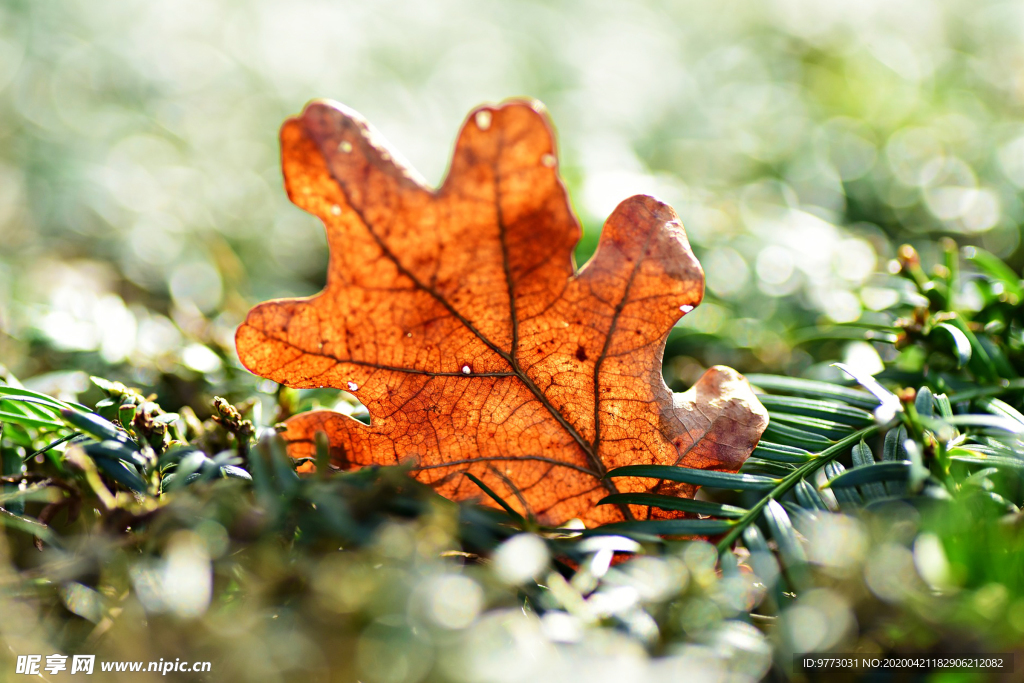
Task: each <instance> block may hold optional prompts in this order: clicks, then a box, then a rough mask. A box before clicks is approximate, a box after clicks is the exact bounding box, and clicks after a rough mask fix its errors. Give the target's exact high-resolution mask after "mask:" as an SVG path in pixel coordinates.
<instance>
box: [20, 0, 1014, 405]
mask: <svg viewBox="0 0 1024 683" xmlns="http://www.w3.org/2000/svg"><path fill="white" fill-rule="evenodd" d="M1022 28H1024V5H1022V4H1021V3H1012V2H1005V3H980V4H979V3H967V2H945V3H935V2H925V1H923V0H904V1H901V2H898V3H891V2H880V1H871V2H861V3H855V4H851V3H832V2H814V1H810V0H773V1H772V2H721V3H714V4H708V3H701V2H589V3H579V2H560V3H554V2H552V3H542V2H521V1H520V2H510V1H505V2H487V3H479V2H469V1H468V0H432V1H431V2H418V3H412V2H373V3H357V2H310V1H301V2H287V3H285V2H271V1H259V0H245V1H236V0H203V1H201V2H200V1H194V2H187V1H185V2H173V3H152V2H142V1H138V0H135V1H132V0H128V1H122V2H111V1H105V2H104V1H97V0H90V1H85V0H81V1H78V2H76V1H73V0H63V1H61V2H31V1H29V0H8V2H6V3H4V4H3V6H2V7H0V362H2V363H3V364H5V365H6V366H7V368H8V369H9V370H10V371H11V372H12V373H14V374H15V375H17V376H18V377H20V378H22V379H23V380H24V379H26V378H28V379H31V382H30V384H34V385H35V386H36V387H37V388H40V389H44V390H48V391H57V392H61V391H63V392H67V393H74V392H76V391H78V390H81V389H84V387H85V386H86V374H87V373H95V374H101V375H104V376H108V377H112V378H117V379H122V380H124V381H127V382H130V383H133V384H135V385H139V386H145V387H154V388H157V389H160V390H161V394H162V396H164V397H165V400H166V401H167V402H168V403H169V404H171V405H174V404H175V403H179V402H186V401H188V400H190V398H193V397H192V396H191V395H190V392H196V391H198V392H200V393H201V392H203V391H204V386H207V384H204V383H212V384H215V385H220V386H221V389H222V391H223V390H224V385H225V384H229V385H233V386H236V387H238V388H239V389H241V388H242V387H245V388H246V390H251V388H252V385H253V383H254V382H255V380H253V379H251V378H249V377H248V376H247V374H246V373H244V372H242V371H240V370H238V366H237V362H236V361H235V360H234V356H233V342H232V335H233V330H234V328H235V326H236V325H237V324H238V322H239V321H240V320H241V318H242V316H243V315H244V314H245V312H246V311H247V309H248V307H249V306H250V305H251V304H252V303H254V302H256V301H258V300H263V299H266V298H271V297H278V296H290V295H297V294H298V295H301V294H310V293H313V292H315V291H317V290H318V289H319V288H320V286H321V285H322V283H323V279H324V271H325V264H326V259H327V254H326V245H325V240H324V237H323V234H322V228H321V226H320V225H319V223H318V221H317V220H316V219H315V218H313V217H311V216H309V215H306V214H304V213H303V212H301V211H300V210H298V209H296V208H295V207H293V206H292V205H291V204H290V203H289V202H288V200H287V198H286V197H285V194H284V191H283V189H282V187H281V176H280V170H279V167H278V148H277V140H276V133H277V129H278V126H279V125H280V123H281V121H282V120H283V119H284V118H285V117H286V116H288V115H290V114H293V113H295V112H297V111H299V110H300V109H301V108H302V106H303V105H304V104H305V103H306V102H307V101H308V100H310V99H312V98H316V97H329V98H333V99H337V100H340V101H342V102H344V103H346V104H348V105H350V106H352V107H354V108H356V109H357V110H359V111H360V112H361V113H362V114H363V115H365V116H366V117H367V118H368V119H369V120H370V121H371V122H373V123H374V124H375V125H376V126H377V127H378V128H379V129H380V130H381V131H382V132H383V134H384V135H385V136H386V137H387V138H388V139H389V140H390V141H391V142H392V143H393V144H394V145H395V146H396V147H397V149H399V150H401V151H402V152H403V153H404V154H405V155H406V157H407V158H408V159H409V160H410V161H411V162H412V164H413V165H414V166H415V167H416V168H417V169H418V170H420V171H421V172H422V173H423V174H424V175H425V177H426V178H427V179H428V180H430V181H431V182H434V183H436V182H439V181H440V179H441V177H442V175H443V173H444V170H445V165H446V163H447V159H448V155H449V153H450V147H451V144H452V141H453V139H454V136H455V133H456V131H457V129H458V127H459V125H460V123H461V121H462V119H463V117H464V116H465V114H466V112H468V111H469V110H470V108H471V107H473V106H474V105H476V104H478V103H480V102H484V101H497V100H501V99H504V98H507V97H510V96H531V97H536V98H538V99H541V100H542V101H543V102H545V103H546V104H547V106H548V107H549V109H550V111H551V115H552V117H553V119H554V121H555V124H556V126H557V127H558V132H559V140H560V146H561V155H562V158H563V169H564V172H565V175H566V176H567V180H568V183H569V186H570V190H571V193H572V196H573V201H574V203H575V208H576V210H577V212H578V213H579V214H580V216H581V219H582V220H583V222H584V225H585V230H586V235H587V236H586V237H585V239H584V242H583V243H582V244H581V246H580V251H581V254H580V255H581V260H582V258H585V257H586V256H587V255H588V254H589V252H590V250H591V249H592V248H593V244H594V240H595V237H596V234H597V233H598V231H599V230H600V226H601V223H602V221H603V219H604V217H605V216H606V215H607V214H608V213H609V212H610V210H611V209H612V208H613V207H614V206H615V204H617V203H618V202H619V201H620V200H621V199H623V198H625V197H627V196H629V195H631V194H634V193H640V192H645V193H652V194H655V195H657V196H659V197H660V198H662V199H664V200H666V201H668V202H669V203H671V204H672V205H673V206H674V207H675V208H676V209H677V211H678V212H679V214H680V215H681V217H682V219H683V222H684V225H685V226H686V228H687V231H688V233H689V236H690V239H691V241H692V243H693V245H694V249H695V251H696V252H697V254H698V257H699V258H700V259H701V261H702V263H703V265H704V267H705V270H706V271H707V286H708V296H707V299H706V302H705V303H704V305H703V306H701V307H700V308H699V309H698V310H697V311H695V312H694V313H692V314H691V315H690V316H688V317H687V318H686V319H685V321H684V322H683V323H682V324H681V326H680V328H679V329H678V330H677V331H676V333H675V334H674V335H673V339H672V340H671V341H670V346H669V353H668V356H669V364H668V367H667V374H668V376H669V379H670V381H671V382H673V383H674V384H676V385H677V387H678V386H684V385H687V384H689V382H690V381H692V379H693V378H694V377H696V376H697V375H698V374H699V372H700V371H701V369H702V368H703V367H704V366H707V365H709V364H712V363H717V362H725V363H730V364H733V365H735V366H736V367H737V368H739V369H740V370H743V371H748V372H749V371H758V370H763V369H769V370H772V371H776V372H788V373H804V374H807V373H810V374H815V373H817V374H822V373H824V372H825V370H822V369H820V368H816V367H814V364H815V362H816V360H817V359H819V358H821V359H824V358H828V359H834V358H837V357H843V356H846V357H847V359H848V360H850V359H853V360H855V361H857V362H859V363H862V364H866V365H867V366H872V365H875V366H877V365H878V362H877V356H876V355H874V354H877V351H876V350H872V349H871V347H870V346H867V345H866V344H864V343H863V342H852V343H851V342H845V341H827V342H824V343H822V342H820V341H806V340H804V339H803V338H802V337H801V336H800V334H801V332H800V331H801V330H802V329H805V328H807V327H809V326H811V325H813V324H816V323H821V322H830V321H831V322H835V323H839V324H850V323H856V322H858V321H859V322H861V323H867V324H870V323H871V321H872V319H873V318H872V316H873V312H874V311H876V310H878V309H881V308H884V307H886V306H888V305H890V304H892V303H893V301H892V299H893V297H894V296H896V295H895V294H894V293H893V292H892V291H891V290H886V289H885V288H884V287H882V286H880V285H881V284H883V283H882V282H880V280H879V278H878V276H875V275H874V274H875V273H876V272H877V271H879V270H884V266H885V264H886V262H887V260H888V259H890V258H892V256H893V253H894V248H893V245H894V244H895V245H898V244H899V243H901V242H902V241H911V242H914V243H915V244H917V246H918V247H919V250H920V251H922V256H924V257H925V258H926V259H927V258H928V257H929V256H930V254H931V253H932V252H933V251H934V248H933V247H931V246H930V244H932V241H933V240H934V239H935V238H936V237H937V236H939V235H952V236H955V237H956V238H957V240H958V241H959V242H960V243H961V244H966V243H975V244H979V245H981V246H983V247H984V248H985V249H987V250H989V251H991V252H994V253H995V254H997V255H999V256H1001V257H1004V258H1007V259H1009V261H1010V263H1011V265H1015V266H1018V267H1019V266H1020V265H1021V264H1022V262H1024V261H1022V259H1021V257H1020V249H1019V243H1020V230H1019V224H1020V222H1021V217H1022V211H1024V209H1022V205H1021V190H1022V188H1024V125H1022V104H1024V46H1022V44H1021V41H1020V34H1021V29H1022ZM838 336H844V335H838ZM846 336H852V337H858V336H859V337H860V338H861V339H863V337H864V335H863V334H861V333H858V332H854V333H852V334H850V335H846ZM69 368H73V369H74V370H73V371H71V372H69V371H68V369H69ZM32 378H35V379H32Z"/></svg>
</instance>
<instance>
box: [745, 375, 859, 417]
mask: <svg viewBox="0 0 1024 683" xmlns="http://www.w3.org/2000/svg"><path fill="white" fill-rule="evenodd" d="M747 380H748V381H749V382H750V383H751V384H753V385H754V386H758V387H761V388H762V389H769V390H771V391H781V392H785V393H787V394H796V395H798V396H806V397H808V398H817V399H824V400H833V401H840V402H842V403H847V404H849V405H853V406H858V407H860V408H867V409H869V410H870V409H874V408H875V407H876V406H877V405H878V400H877V399H876V398H875V397H873V396H871V395H870V394H866V393H864V392H862V391H857V390H856V389H850V388H848V387H843V386H839V385H838V384H830V383H828V382H819V381H817V380H811V379H798V378H795V377H782V376H780V375H759V374H752V375H747Z"/></svg>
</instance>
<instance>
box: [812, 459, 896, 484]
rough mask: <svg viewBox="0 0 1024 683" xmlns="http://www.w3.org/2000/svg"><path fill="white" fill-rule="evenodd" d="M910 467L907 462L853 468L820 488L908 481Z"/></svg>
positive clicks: (882, 463) (881, 463)
mask: <svg viewBox="0 0 1024 683" xmlns="http://www.w3.org/2000/svg"><path fill="white" fill-rule="evenodd" d="M911 467H912V464H911V463H910V461H908V460H897V461H893V462H879V463H875V464H874V465H868V466H865V467H854V468H853V469H852V470H846V471H845V472H843V473H842V474H839V475H838V476H836V477H834V478H831V479H829V480H828V481H827V482H826V483H825V484H824V485H823V486H822V488H832V489H835V488H841V487H848V486H860V485H862V484H870V483H874V482H881V481H903V482H905V481H910V468H911Z"/></svg>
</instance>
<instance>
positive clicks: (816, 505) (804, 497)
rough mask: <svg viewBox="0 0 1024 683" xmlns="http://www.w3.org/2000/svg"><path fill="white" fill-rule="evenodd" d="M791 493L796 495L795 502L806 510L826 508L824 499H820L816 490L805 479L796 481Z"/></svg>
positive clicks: (824, 509) (822, 509)
mask: <svg viewBox="0 0 1024 683" xmlns="http://www.w3.org/2000/svg"><path fill="white" fill-rule="evenodd" d="M793 494H794V495H795V496H796V499H797V502H798V503H800V505H802V506H803V507H805V508H807V509H808V510H821V511H827V510H828V506H826V505H825V501H823V500H822V499H821V496H820V495H819V494H818V491H817V490H816V489H815V488H814V487H813V486H811V485H810V484H808V483H807V481H806V480H805V479H801V480H800V481H798V482H797V484H796V486H795V487H794V488H793Z"/></svg>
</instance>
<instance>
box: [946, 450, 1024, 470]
mask: <svg viewBox="0 0 1024 683" xmlns="http://www.w3.org/2000/svg"><path fill="white" fill-rule="evenodd" d="M949 459H950V460H953V461H955V462H962V463H967V464H970V465H985V466H987V467H998V468H1001V469H1011V470H1017V471H1024V459H1021V458H1014V457H1008V456H1005V455H986V454H984V453H979V452H977V451H972V450H971V449H968V448H954V449H952V450H950V451H949Z"/></svg>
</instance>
